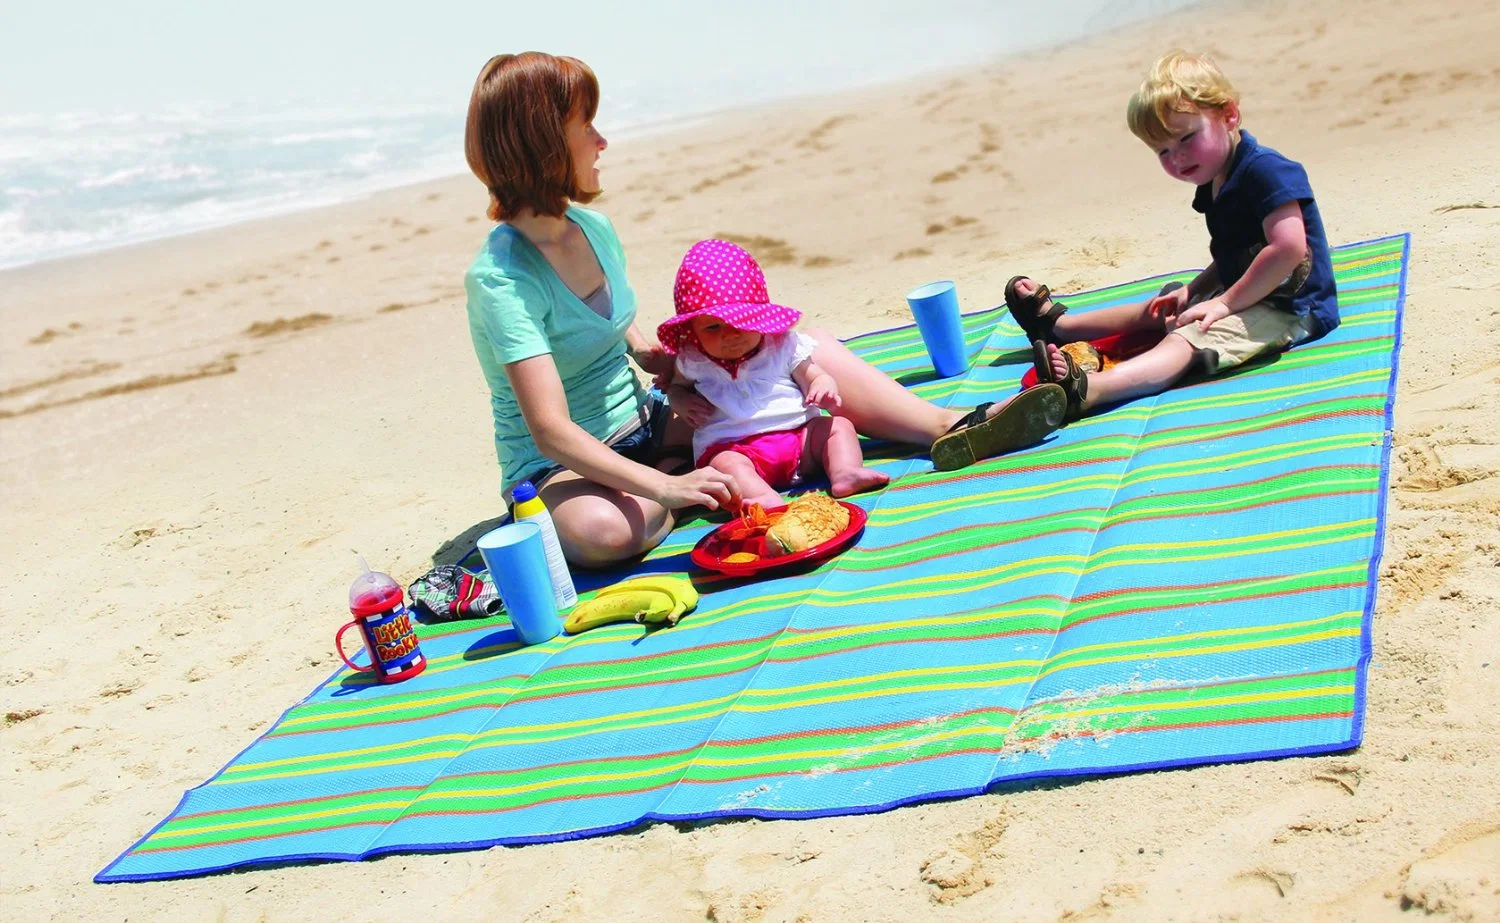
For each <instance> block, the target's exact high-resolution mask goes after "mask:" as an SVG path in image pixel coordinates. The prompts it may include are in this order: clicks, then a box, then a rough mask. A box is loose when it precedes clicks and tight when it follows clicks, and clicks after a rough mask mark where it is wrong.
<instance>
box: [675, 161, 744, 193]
mask: <svg viewBox="0 0 1500 923" xmlns="http://www.w3.org/2000/svg"><path fill="white" fill-rule="evenodd" d="M757 169H759V168H758V167H756V166H755V165H754V164H748V163H745V164H740V165H739V166H738V167H736V168H735V169H733V170H730V171H729V172H728V173H724V174H722V175H719V176H710V177H706V178H704V179H701V180H699V181H698V182H696V183H694V184H693V186H692V188H691V189H690V190H688V191H689V192H702V191H703V190H705V189H712V188H713V187H714V186H717V185H719V184H720V183H727V182H729V181H730V180H735V179H739V178H740V177H742V176H747V175H749V174H751V173H754V172H755V171H756V170H757Z"/></svg>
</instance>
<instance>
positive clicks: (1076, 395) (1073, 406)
mask: <svg viewBox="0 0 1500 923" xmlns="http://www.w3.org/2000/svg"><path fill="white" fill-rule="evenodd" d="M1062 357H1063V361H1064V362H1066V363H1067V364H1068V374H1067V375H1065V376H1063V377H1062V378H1058V377H1056V376H1054V375H1053V374H1052V360H1051V359H1049V358H1048V357H1047V342H1046V341H1045V340H1032V341H1031V359H1032V364H1033V365H1034V366H1035V367H1036V380H1037V381H1039V382H1040V381H1047V382H1052V383H1053V384H1056V385H1057V386H1058V387H1059V388H1061V389H1062V391H1063V394H1064V395H1066V396H1067V400H1068V412H1067V419H1069V420H1076V419H1078V418H1079V417H1081V416H1083V402H1084V401H1085V400H1087V399H1088V396H1089V376H1088V373H1087V372H1085V371H1084V370H1083V369H1081V368H1079V367H1078V363H1076V362H1074V361H1073V357H1072V356H1070V355H1068V354H1067V353H1063V354H1062Z"/></svg>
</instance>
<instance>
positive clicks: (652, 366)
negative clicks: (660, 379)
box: [630, 343, 673, 375]
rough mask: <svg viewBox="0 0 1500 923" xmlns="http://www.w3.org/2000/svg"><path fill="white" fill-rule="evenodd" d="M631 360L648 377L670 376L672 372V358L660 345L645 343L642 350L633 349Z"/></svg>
mask: <svg viewBox="0 0 1500 923" xmlns="http://www.w3.org/2000/svg"><path fill="white" fill-rule="evenodd" d="M630 358H632V359H634V360H635V364H636V365H638V366H640V367H641V371H643V372H645V373H646V374H647V375H668V374H670V373H671V371H672V361H673V360H672V357H671V356H669V355H667V351H666V350H665V349H663V348H662V345H661V344H660V343H643V344H641V348H640V349H631V351H630Z"/></svg>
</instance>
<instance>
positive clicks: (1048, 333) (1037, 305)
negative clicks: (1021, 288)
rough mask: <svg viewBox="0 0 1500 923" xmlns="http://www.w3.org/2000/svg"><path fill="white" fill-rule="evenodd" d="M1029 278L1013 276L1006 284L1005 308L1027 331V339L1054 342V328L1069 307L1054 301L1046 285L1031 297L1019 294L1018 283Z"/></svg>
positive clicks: (1040, 287)
mask: <svg viewBox="0 0 1500 923" xmlns="http://www.w3.org/2000/svg"><path fill="white" fill-rule="evenodd" d="M1029 278H1031V277H1030V276H1012V277H1011V280H1010V281H1009V282H1007V283H1005V306H1006V307H1007V308H1009V309H1010V316H1011V317H1013V318H1015V319H1016V323H1018V324H1020V325H1021V329H1022V330H1024V331H1026V339H1028V340H1048V341H1052V327H1053V325H1054V324H1056V323H1057V319H1058V318H1059V317H1062V316H1063V315H1064V314H1066V313H1067V312H1068V306H1067V305H1065V304H1063V303H1062V302H1061V301H1053V300H1052V290H1051V289H1049V288H1048V287H1047V286H1045V285H1038V286H1037V288H1036V291H1034V292H1032V293H1031V294H1030V295H1025V296H1022V295H1021V294H1019V293H1018V292H1017V291H1016V283H1017V282H1020V281H1021V280H1022V279H1029Z"/></svg>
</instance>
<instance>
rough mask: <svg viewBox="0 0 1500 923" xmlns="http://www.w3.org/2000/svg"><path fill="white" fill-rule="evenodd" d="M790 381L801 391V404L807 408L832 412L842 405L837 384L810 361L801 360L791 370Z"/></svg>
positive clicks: (842, 400) (821, 368)
mask: <svg viewBox="0 0 1500 923" xmlns="http://www.w3.org/2000/svg"><path fill="white" fill-rule="evenodd" d="M792 380H793V381H795V382H796V383H797V387H799V388H801V389H802V394H803V401H802V403H803V404H805V405H806V406H808V407H821V408H823V409H824V410H833V409H835V408H837V407H840V406H842V405H843V403H844V399H843V398H841V397H839V386H838V382H836V381H834V380H833V376H832V375H830V374H828V373H827V372H825V371H823V367H822V366H820V365H818V364H817V363H816V362H814V361H812V360H811V359H803V360H802V361H801V362H799V363H798V364H797V367H796V368H794V369H792Z"/></svg>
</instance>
